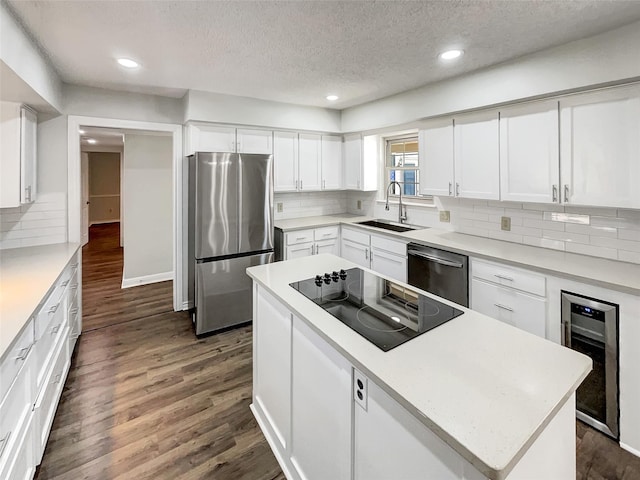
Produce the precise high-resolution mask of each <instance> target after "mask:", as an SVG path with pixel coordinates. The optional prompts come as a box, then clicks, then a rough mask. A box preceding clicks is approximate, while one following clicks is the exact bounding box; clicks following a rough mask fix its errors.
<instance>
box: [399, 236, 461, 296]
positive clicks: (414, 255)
mask: <svg viewBox="0 0 640 480" xmlns="http://www.w3.org/2000/svg"><path fill="white" fill-rule="evenodd" d="M407 257H408V266H407V280H408V283H409V285H413V286H414V287H418V288H421V289H422V290H425V291H427V292H429V293H433V294H435V295H438V296H439V297H442V298H446V299H447V300H451V301H452V302H455V303H457V304H458V305H462V306H464V307H468V306H469V257H467V256H466V255H460V254H458V253H453V252H447V251H446V250H440V249H438V248H433V247H426V246H424V245H419V244H417V243H410V244H409V245H407Z"/></svg>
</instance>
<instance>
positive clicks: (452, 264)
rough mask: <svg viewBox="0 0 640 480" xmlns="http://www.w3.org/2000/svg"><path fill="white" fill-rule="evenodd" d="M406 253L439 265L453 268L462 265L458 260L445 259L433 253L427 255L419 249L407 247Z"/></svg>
mask: <svg viewBox="0 0 640 480" xmlns="http://www.w3.org/2000/svg"><path fill="white" fill-rule="evenodd" d="M407 254H408V255H415V256H416V257H420V258H424V259H426V260H430V261H432V262H435V263H439V264H440V265H446V266H447V267H454V268H462V267H463V266H464V265H463V264H462V263H460V262H452V261H451V260H446V259H444V258H440V257H436V256H434V255H429V254H427V253H424V252H421V251H419V250H412V249H409V250H408V251H407Z"/></svg>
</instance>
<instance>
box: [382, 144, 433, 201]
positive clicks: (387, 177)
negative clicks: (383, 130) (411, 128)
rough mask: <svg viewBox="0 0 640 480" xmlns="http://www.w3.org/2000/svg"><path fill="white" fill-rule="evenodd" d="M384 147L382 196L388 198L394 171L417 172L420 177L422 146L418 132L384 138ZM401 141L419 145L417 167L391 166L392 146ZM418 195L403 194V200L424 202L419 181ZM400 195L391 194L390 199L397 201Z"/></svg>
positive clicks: (417, 183) (417, 185) (417, 186)
mask: <svg viewBox="0 0 640 480" xmlns="http://www.w3.org/2000/svg"><path fill="white" fill-rule="evenodd" d="M382 140H383V142H384V145H383V151H384V160H383V172H384V181H383V185H382V188H383V191H382V195H383V197H386V193H387V188H389V183H390V182H391V171H392V170H402V171H416V172H418V177H419V175H420V173H419V172H420V153H419V145H420V143H419V142H420V139H419V134H418V132H415V133H414V132H411V133H405V134H402V135H392V136H388V137H383V138H382ZM399 140H404V141H407V140H415V141H416V144H417V145H418V152H417V155H418V162H417V163H418V164H417V165H416V166H411V167H405V166H402V167H393V166H391V165H390V164H391V161H390V160H391V144H392V143H393V142H397V141H399ZM415 185H416V194H415V195H406V194H404V193H403V194H402V199H403V200H404V199H408V200H410V201H414V200H424V198H425V197H424V196H423V195H420V183H419V181H418V182H416V184H415ZM399 197H400V195H398V194H395V193H390V194H389V198H394V199H397V198H399Z"/></svg>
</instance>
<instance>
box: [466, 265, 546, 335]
mask: <svg viewBox="0 0 640 480" xmlns="http://www.w3.org/2000/svg"><path fill="white" fill-rule="evenodd" d="M471 277H472V278H471V286H470V287H471V305H470V307H471V309H472V310H475V311H476V312H480V313H483V314H485V315H488V316H489V317H492V318H495V319H496V320H500V321H502V322H504V323H508V324H509V325H513V326H514V327H518V328H520V329H522V330H525V331H527V332H529V333H533V334H534V335H538V336H539V337H542V338H547V332H546V323H547V321H546V316H547V299H546V290H545V285H546V279H545V277H544V276H543V275H540V274H537V273H534V272H529V271H526V270H523V269H520V268H516V267H511V266H509V265H502V264H499V263H494V262H489V261H486V260H478V259H475V258H472V259H471Z"/></svg>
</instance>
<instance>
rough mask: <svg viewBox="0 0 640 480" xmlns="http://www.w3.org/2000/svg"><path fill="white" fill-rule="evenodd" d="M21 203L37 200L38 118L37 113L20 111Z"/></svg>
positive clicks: (25, 109)
mask: <svg viewBox="0 0 640 480" xmlns="http://www.w3.org/2000/svg"><path fill="white" fill-rule="evenodd" d="M20 124H21V125H20V203H32V202H34V201H35V199H36V159H37V147H36V145H37V130H38V118H37V117H36V114H35V112H33V111H32V110H29V109H28V108H24V107H22V109H21V110H20Z"/></svg>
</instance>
